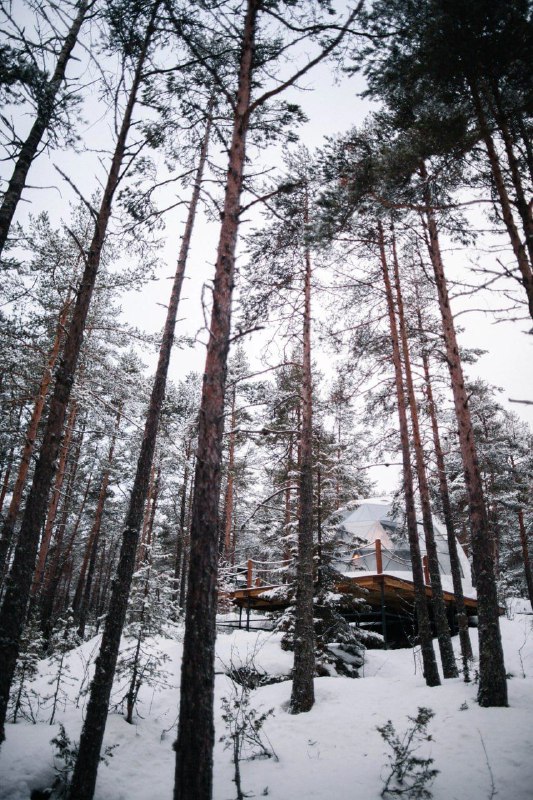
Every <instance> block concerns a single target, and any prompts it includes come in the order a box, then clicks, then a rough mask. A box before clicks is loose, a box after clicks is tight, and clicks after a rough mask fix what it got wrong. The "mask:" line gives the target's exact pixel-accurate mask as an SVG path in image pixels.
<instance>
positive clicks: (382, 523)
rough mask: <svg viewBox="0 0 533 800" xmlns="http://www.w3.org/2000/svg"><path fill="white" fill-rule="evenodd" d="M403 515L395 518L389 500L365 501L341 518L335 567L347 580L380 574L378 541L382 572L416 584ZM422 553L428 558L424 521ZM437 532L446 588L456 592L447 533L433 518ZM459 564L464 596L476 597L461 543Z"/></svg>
mask: <svg viewBox="0 0 533 800" xmlns="http://www.w3.org/2000/svg"><path fill="white" fill-rule="evenodd" d="M403 517H404V515H403V514H397V513H396V514H394V512H393V509H392V504H391V501H390V500H389V499H387V498H381V497H379V498H369V499H367V500H361V501H360V503H359V504H358V505H357V507H356V508H354V509H350V510H347V511H345V512H343V513H342V514H340V515H339V518H338V523H337V548H336V553H335V556H334V559H333V566H334V567H335V569H337V570H338V571H339V572H341V573H342V574H343V575H346V576H347V577H350V576H351V577H355V576H356V575H361V574H364V573H367V574H376V572H377V564H376V545H375V542H376V539H379V540H380V541H381V557H382V571H383V573H386V574H388V575H396V576H398V577H401V578H404V579H405V580H410V581H412V579H413V577H412V566H411V556H410V551H409V542H408V539H407V530H406V525H405V520H404V518H403ZM417 522H418V532H419V540H420V551H421V554H422V555H425V554H426V543H425V538H424V529H423V526H422V520H421V519H417ZM433 530H434V534H435V541H436V544H437V552H438V558H439V566H440V572H441V576H442V588H443V589H445V590H446V591H449V592H453V583H452V576H451V567H450V554H449V549H448V537H447V534H446V529H445V527H444V525H442V524H441V523H440V522H439V521H438V520H437V519H436V518H435V517H433ZM457 550H458V554H459V563H460V566H461V572H462V576H461V577H462V581H463V592H464V594H465V595H467V596H469V597H475V596H476V591H475V589H474V588H473V586H472V577H471V571H470V564H469V562H468V559H467V557H466V554H465V552H464V550H463V547H462V545H461V543H460V542H459V541H457Z"/></svg>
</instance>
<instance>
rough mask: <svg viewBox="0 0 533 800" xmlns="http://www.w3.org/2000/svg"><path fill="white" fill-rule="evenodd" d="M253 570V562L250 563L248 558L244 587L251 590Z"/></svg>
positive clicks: (250, 560)
mask: <svg viewBox="0 0 533 800" xmlns="http://www.w3.org/2000/svg"><path fill="white" fill-rule="evenodd" d="M253 568H254V562H253V561H252V559H251V558H249V559H248V564H247V570H246V586H247V588H248V589H251V588H252V576H253Z"/></svg>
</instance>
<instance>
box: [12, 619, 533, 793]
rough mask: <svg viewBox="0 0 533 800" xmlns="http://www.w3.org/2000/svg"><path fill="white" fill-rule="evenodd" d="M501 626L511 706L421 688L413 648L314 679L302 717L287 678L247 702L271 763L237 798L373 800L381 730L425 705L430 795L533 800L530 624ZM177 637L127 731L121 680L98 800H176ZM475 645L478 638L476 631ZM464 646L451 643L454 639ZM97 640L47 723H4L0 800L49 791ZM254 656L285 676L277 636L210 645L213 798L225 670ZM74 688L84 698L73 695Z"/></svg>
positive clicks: (250, 769) (226, 782) (75, 661)
mask: <svg viewBox="0 0 533 800" xmlns="http://www.w3.org/2000/svg"><path fill="white" fill-rule="evenodd" d="M511 617H512V618H510V619H509V618H505V617H504V618H502V620H501V629H502V636H503V642H504V650H505V660H506V668H507V671H508V673H509V681H508V686H509V704H510V705H509V708H488V709H485V708H480V707H479V706H478V705H477V703H476V700H475V698H476V689H477V687H476V684H475V682H472V683H468V684H467V683H464V681H462V680H461V679H460V678H459V679H451V680H446V681H444V682H443V685H442V686H440V687H436V688H432V689H430V688H428V687H427V686H426V685H425V683H424V680H423V678H422V675H421V671H420V663H419V658H418V657H417V656H415V655H414V654H413V651H412V650H410V649H405V650H388V651H385V650H369V651H367V652H366V657H365V664H364V667H363V668H362V669H361V677H360V679H355V680H354V679H351V678H345V677H323V678H318V679H317V680H316V681H315V691H316V703H315V706H314V707H313V709H312V710H311V711H310V712H309V713H307V714H300V715H297V716H294V715H290V714H288V713H287V705H288V701H289V698H290V691H291V684H290V681H288V680H283V681H282V682H279V683H274V684H270V685H267V686H262V687H260V688H257V689H255V690H253V691H252V693H251V697H250V702H251V704H252V706H253V707H254V708H255V709H257V710H258V711H259V712H264V711H268V710H269V709H273V713H272V714H271V715H270V716H269V717H268V718H267V719H266V721H265V723H264V727H263V728H262V732H263V733H264V734H265V735H266V736H267V737H268V742H267V745H268V746H269V747H270V748H272V749H273V750H274V751H275V753H276V755H277V760H276V759H274V758H255V759H253V760H245V761H243V762H242V763H241V779H242V790H243V792H244V793H245V795H246V796H247V797H269V798H272V800H299V799H300V798H302V799H303V798H305V800H312V798H316V800H379V798H380V793H381V790H382V788H383V781H384V779H386V777H387V775H388V772H389V770H388V769H387V758H388V754H390V752H391V751H390V749H389V747H388V746H387V744H386V743H385V742H384V740H383V739H382V737H381V736H380V734H379V733H378V731H377V726H382V725H384V724H385V723H386V722H387V720H389V719H390V720H392V722H393V724H394V726H395V728H396V730H397V731H398V732H399V733H400V734H403V733H404V732H405V731H406V729H407V727H408V726H409V721H408V719H407V717H408V716H416V714H417V710H418V707H421V706H423V707H428V708H430V709H432V710H433V711H434V713H435V716H434V717H433V719H431V721H430V722H429V725H428V732H429V733H430V734H431V737H432V741H431V742H424V743H423V745H422V747H421V749H420V751H419V752H418V753H417V755H419V756H421V757H422V758H425V757H429V756H431V757H432V758H433V759H434V763H433V765H432V766H433V767H434V768H435V769H437V770H439V772H438V775H437V776H436V779H435V781H434V783H433V785H432V786H431V792H432V796H433V798H435V800H489V799H490V798H498V800H511V799H512V800H531V798H533V760H532V758H531V753H532V750H533V724H532V720H533V630H532V624H533V617H532V616H531V614H529V615H526V614H521V613H513V614H512V615H511ZM179 633H180V632H179V629H175V630H174V634H173V638H171V639H170V638H163V637H157V638H156V639H154V640H152V641H151V642H147V643H146V645H145V646H144V650H145V651H146V652H148V651H151V652H152V654H153V653H154V651H155V650H156V649H157V650H158V651H159V653H160V657H163V658H168V660H166V661H165V663H164V664H163V665H162V667H163V668H164V669H165V670H166V676H165V677H164V678H162V677H160V681H161V682H162V683H163V685H159V686H147V685H145V686H143V687H142V688H141V691H140V694H139V701H140V702H139V705H138V712H137V716H136V717H135V720H134V724H133V725H130V724H127V723H126V721H125V719H124V716H123V714H121V713H120V700H121V698H122V697H123V695H124V693H125V689H124V686H125V681H126V678H125V677H124V678H122V684H121V683H120V681H119V682H117V684H116V690H115V691H114V702H116V703H117V713H112V714H110V716H109V719H108V724H107V729H106V735H105V745H106V746H114V749H113V751H112V757H110V758H109V759H108V764H107V765H105V764H103V763H102V764H101V766H100V771H99V776H98V783H97V789H96V800H152V798H153V799H154V800H163V799H164V798H170V797H172V786H173V773H174V752H173V750H172V743H173V741H174V738H175V725H176V720H177V703H178V698H179V692H178V683H179V666H180V657H181V643H180V641H179V638H180V637H179ZM471 634H472V639H473V643H474V647H477V635H476V632H475V630H471ZM454 642H455V647H456V648H458V641H457V637H456V638H455V639H454ZM97 645H98V639H97V638H94V639H92V640H90V641H88V642H86V643H84V644H83V645H82V646H80V647H79V648H77V649H76V650H74V651H72V652H71V653H70V654H69V656H68V662H67V663H68V667H69V672H68V673H67V675H66V679H65V681H64V683H63V685H62V686H60V703H59V706H58V709H57V712H56V719H55V721H54V724H53V725H50V724H49V719H50V716H51V701H47V702H43V701H42V700H41V702H40V706H39V708H38V709H37V705H36V699H35V698H34V700H33V704H34V711H35V714H36V716H37V723H36V724H31V723H30V722H24V721H23V722H19V723H17V724H16V725H9V726H8V729H7V740H6V742H5V743H4V744H3V746H2V750H1V754H0V798H2V800H28V799H29V797H30V794H31V791H32V790H33V789H34V788H41V789H42V788H44V787H47V786H50V785H51V784H52V782H53V780H54V765H55V767H56V768H57V767H61V765H62V763H63V762H62V761H61V759H58V758H57V756H56V757H54V752H55V751H54V747H53V746H52V744H51V743H50V740H51V739H52V738H53V737H54V736H56V735H57V733H58V731H59V723H62V724H63V725H64V727H65V729H66V731H67V734H68V736H69V737H70V738H71V739H72V740H76V739H77V738H78V736H79V731H80V727H81V723H82V718H83V710H84V704H85V703H86V700H87V697H86V694H85V693H84V690H85V689H86V686H87V681H88V677H89V675H88V670H87V664H88V662H89V661H90V659H91V655H92V653H93V652H94V651H95V650H96V648H97ZM249 653H254V661H255V665H256V667H258V668H259V669H260V670H263V671H265V672H267V673H268V674H269V675H272V676H274V675H277V676H283V675H287V674H288V672H289V670H290V668H291V666H292V654H291V653H287V652H284V651H282V650H281V648H280V637H279V635H277V634H271V633H265V632H263V633H252V632H250V633H246V632H245V631H243V630H241V631H234V632H232V633H220V634H219V636H218V638H217V678H216V696H215V717H216V719H215V723H216V739H217V743H216V748H215V769H214V799H215V800H233V798H235V797H236V796H237V792H236V788H235V783H234V782H233V777H234V772H233V763H232V755H231V749H228V748H226V749H225V747H224V742H223V741H220V739H221V737H223V736H224V734H225V733H226V730H227V729H226V725H225V723H224V721H223V719H222V710H221V701H222V698H223V697H224V696H225V697H230V696H231V687H232V684H231V682H230V680H229V679H228V678H227V676H226V675H225V674H224V671H225V669H226V667H227V665H229V664H230V662H233V663H238V662H239V660H241V661H246V659H247V657H248V656H247V654H249ZM56 674H57V666H54V664H53V663H52V662H51V661H42V662H40V674H39V676H38V677H37V679H36V680H35V682H34V683H33V685H32V688H33V689H34V690H35V691H36V692H38V694H39V695H40V696H41V698H42V697H43V696H46V695H48V696H50V695H51V694H52V693H53V692H54V691H55V687H54V685H53V684H50V683H49V681H50V680H52V681H53V680H54V675H56ZM80 690H81V691H80Z"/></svg>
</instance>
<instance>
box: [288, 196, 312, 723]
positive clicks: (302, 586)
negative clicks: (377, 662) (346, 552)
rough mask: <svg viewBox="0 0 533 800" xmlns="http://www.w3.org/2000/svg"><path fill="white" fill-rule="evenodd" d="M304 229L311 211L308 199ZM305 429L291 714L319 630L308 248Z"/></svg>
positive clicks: (301, 699)
mask: <svg viewBox="0 0 533 800" xmlns="http://www.w3.org/2000/svg"><path fill="white" fill-rule="evenodd" d="M304 202H305V208H304V226H305V229H306V232H307V226H308V224H309V210H308V199H307V192H306V196H305V201H304ZM301 392H302V425H301V429H300V514H299V518H298V560H297V565H296V608H295V624H294V669H293V678H292V692H291V700H290V706H289V708H290V711H291V713H292V714H300V713H302V712H305V711H310V710H311V708H312V707H313V705H314V702H315V690H314V675H315V629H314V622H313V404H312V397H313V384H312V373H311V255H310V252H309V247H308V245H307V244H306V245H305V283H304V318H303V353H302V387H301Z"/></svg>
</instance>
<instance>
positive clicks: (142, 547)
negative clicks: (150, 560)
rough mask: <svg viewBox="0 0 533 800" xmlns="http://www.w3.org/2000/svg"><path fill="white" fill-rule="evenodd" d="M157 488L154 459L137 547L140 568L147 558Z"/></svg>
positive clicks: (136, 559)
mask: <svg viewBox="0 0 533 800" xmlns="http://www.w3.org/2000/svg"><path fill="white" fill-rule="evenodd" d="M154 489H155V459H152V468H151V469H150V480H149V481H148V492H147V493H146V500H145V504H144V516H143V522H142V527H141V541H140V542H139V546H138V548H137V555H136V557H135V569H136V570H137V569H139V567H140V565H141V564H142V563H143V562H144V561H145V560H146V537H147V535H148V528H149V525H150V513H151V509H152V496H153V493H154Z"/></svg>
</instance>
